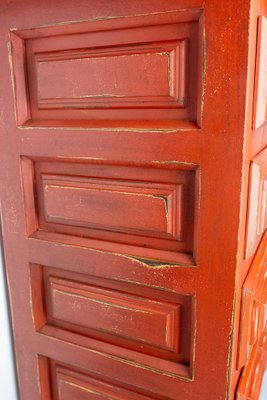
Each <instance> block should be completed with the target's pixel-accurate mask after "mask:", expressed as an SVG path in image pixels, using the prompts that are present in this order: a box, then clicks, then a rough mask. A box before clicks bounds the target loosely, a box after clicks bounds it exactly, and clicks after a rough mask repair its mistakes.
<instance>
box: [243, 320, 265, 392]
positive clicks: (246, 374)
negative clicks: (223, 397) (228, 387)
mask: <svg viewBox="0 0 267 400" xmlns="http://www.w3.org/2000/svg"><path fill="white" fill-rule="evenodd" d="M266 363H267V325H266V327H265V330H264V331H263V332H262V334H261V336H260V338H259V339H258V340H257V341H256V342H255V343H254V345H253V347H252V350H251V354H250V357H249V360H248V362H247V364H246V366H245V367H244V369H243V370H242V373H241V377H240V380H239V383H238V386H237V392H236V400H258V399H259V396H260V393H261V388H262V380H263V375H264V372H265V369H266Z"/></svg>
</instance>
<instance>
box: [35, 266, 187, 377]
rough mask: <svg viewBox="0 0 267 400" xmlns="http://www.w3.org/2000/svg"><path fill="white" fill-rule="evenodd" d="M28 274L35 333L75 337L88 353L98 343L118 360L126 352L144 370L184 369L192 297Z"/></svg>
mask: <svg viewBox="0 0 267 400" xmlns="http://www.w3.org/2000/svg"><path fill="white" fill-rule="evenodd" d="M76 269H78V268H76ZM30 273H31V291H32V306H33V317H34V324H35V329H36V330H37V331H39V332H42V333H44V334H46V332H50V335H51V329H52V331H53V330H55V333H53V335H56V336H57V335H58V334H59V333H60V332H62V335H63V336H64V337H65V339H66V338H67V337H68V336H69V337H70V335H76V338H77V339H76V340H77V344H80V345H85V346H86V347H90V348H91V347H92V346H93V347H94V346H97V343H99V341H101V343H106V346H105V347H106V351H108V352H111V353H113V354H114V355H116V354H117V355H119V356H120V357H121V358H123V357H124V356H125V357H126V353H127V350H125V349H128V351H129V350H131V353H132V356H131V357H132V358H133V360H134V359H135V360H136V361H137V360H138V359H139V356H141V359H142V363H144V365H150V364H151V363H152V365H154V366H156V367H157V363H158V361H157V360H158V359H161V360H162V362H163V364H162V367H163V366H164V363H167V364H166V368H167V369H168V368H169V365H168V363H170V364H171V365H172V368H174V370H175V366H176V364H177V365H178V364H179V365H180V364H185V365H186V364H188V362H189V357H190V348H191V338H192V332H191V318H192V297H191V296H189V295H182V294H178V293H171V292H165V291H163V290H160V289H155V288H148V287H147V288H146V287H145V286H140V285H135V284H133V283H129V282H123V281H115V280H114V281H113V280H112V279H105V278H99V277H95V276H89V275H85V274H81V273H78V272H72V271H71V272H70V271H67V270H64V269H57V268H51V267H43V266H39V265H35V264H31V266H30ZM138 354H139V356H138Z"/></svg>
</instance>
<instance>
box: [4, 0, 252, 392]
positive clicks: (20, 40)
mask: <svg viewBox="0 0 267 400" xmlns="http://www.w3.org/2000/svg"><path fill="white" fill-rule="evenodd" d="M215 3H216V2H214V1H206V2H203V1H200V0H194V1H193V0H190V1H188V0H187V1H183V0H181V1H164V2H162V1H158V0H153V1H138V2H137V1H136V2H132V1H127V0H126V1H124V2H121V1H117V0H115V1H111V2H110V1H101V2H88V1H83V0H82V1H79V2H72V1H70V0H65V1H62V0H59V1H57V2H49V1H43V0H41V1H39V2H34V1H33V0H28V1H20V2H15V3H14V4H13V3H9V2H7V1H5V2H2V3H1V6H0V7H1V9H0V11H1V14H0V21H1V35H0V36H1V42H0V43H1V48H0V50H1V54H2V55H3V67H2V78H1V84H2V93H3V96H2V98H1V107H2V114H1V115H2V117H1V145H2V146H3V148H4V149H5V150H4V154H3V157H2V159H1V183H2V186H1V199H2V207H1V210H2V230H3V239H4V245H5V259H6V267H7V275H8V282H9V290H10V300H11V309H12V321H13V329H14V336H15V345H16V358H17V366H18V377H19V384H20V393H21V400H39V399H42V400H74V399H75V400H76V399H79V400H100V399H102V398H108V399H114V400H115V399H116V400H119V399H120V400H130V399H131V400H133V399H136V400H137V399H147V400H148V399H150V400H152V399H153V400H154V399H162V400H163V399H169V400H176V399H183V400H189V399H190V400H193V399H194V400H197V399H198V400H200V399H201V400H206V399H207V400H208V399H211V398H212V399H214V400H215V399H218V400H219V399H224V398H225V396H226V393H227V390H228V380H227V374H228V359H229V353H230V347H229V345H230V338H231V330H232V327H231V318H232V311H233V299H234V278H235V275H234V269H235V263H236V251H237V234H238V216H239V201H240V185H241V183H240V182H241V180H240V177H241V166H242V165H241V164H242V163H241V149H242V139H243V136H242V133H243V130H242V129H243V128H242V126H243V125H242V120H243V118H244V114H243V113H244V110H243V108H244V107H242V106H244V104H245V81H244V80H240V81H239V79H238V78H236V77H235V73H236V68H237V61H238V68H239V71H241V72H242V71H243V72H244V73H245V71H246V63H245V60H244V61H243V60H242V59H241V61H240V55H242V54H243V52H244V50H245V49H246V46H247V40H246V39H247V37H246V34H245V33H244V35H243V36H242V37H241V38H240V37H238V38H237V35H232V34H231V32H232V31H233V29H236V30H238V29H241V27H243V26H245V23H246V21H247V13H246V12H245V11H246V10H247V8H246V7H248V4H246V5H244V3H248V2H244V1H237V2H235V4H233V2H231V1H230V0H229V1H226V2H223V4H222V5H218V4H215ZM236 3H240V5H242V8H243V10H244V13H243V14H241V15H240V14H238V9H239V7H238V5H237V4H236ZM218 9H219V10H218ZM204 20H205V21H206V22H205V24H204ZM204 28H205V29H204ZM222 43H223V48H224V52H223V53H222V52H221V51H220V50H221V46H222ZM7 48H8V50H7ZM229 57H231V64H229ZM241 75H242V74H241ZM226 76H229V77H230V78H231V77H235V79H230V78H229V79H226V78H225V77H226ZM237 88H238V90H236V89H237ZM230 92H231V96H232V104H231V113H232V114H233V115H236V114H238V115H239V116H240V118H239V119H238V118H233V119H231V121H230V120H229V118H228V117H227V112H228V111H229V109H228V101H227V98H228V94H229V93H230ZM236 148H238V149H240V153H239V152H238V154H237V153H236V151H235V149H236ZM230 175H231V179H229V176H230ZM222 199H223V200H222Z"/></svg>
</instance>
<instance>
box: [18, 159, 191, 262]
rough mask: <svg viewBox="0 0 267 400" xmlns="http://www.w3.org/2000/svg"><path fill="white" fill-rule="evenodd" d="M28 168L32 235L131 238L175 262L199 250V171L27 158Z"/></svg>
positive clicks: (134, 247)
mask: <svg viewBox="0 0 267 400" xmlns="http://www.w3.org/2000/svg"><path fill="white" fill-rule="evenodd" d="M22 174H23V181H24V192H25V207H26V210H25V213H26V216H27V219H28V234H29V235H35V236H36V234H37V233H38V232H39V231H42V233H45V232H51V233H52V234H54V233H60V234H67V235H71V236H76V237H81V236H83V237H87V238H90V239H92V240H94V241H96V240H97V242H96V243H97V246H99V248H103V246H107V245H108V243H113V246H114V247H113V248H114V249H115V250H116V246H119V244H121V245H122V244H124V245H125V246H128V247H127V248H125V250H123V251H125V252H126V253H127V254H133V255H135V256H137V257H140V258H142V259H147V258H151V255H150V254H149V252H150V251H151V250H152V249H153V252H154V253H153V258H155V259H164V260H166V261H167V260H168V261H174V262H175V260H177V261H178V260H179V257H180V256H181V254H185V255H186V257H188V255H189V254H190V253H191V254H192V252H193V232H194V204H195V171H194V170H188V169H181V170H180V169H165V168H151V167H150V168H149V167H129V166H109V165H104V164H97V163H92V164H90V163H73V162H53V161H45V160H44V161H42V160H36V161H34V160H30V159H28V158H23V160H22ZM96 243H95V244H96ZM121 251H122V249H121V248H120V249H118V252H121ZM189 262H192V261H191V260H190V261H189Z"/></svg>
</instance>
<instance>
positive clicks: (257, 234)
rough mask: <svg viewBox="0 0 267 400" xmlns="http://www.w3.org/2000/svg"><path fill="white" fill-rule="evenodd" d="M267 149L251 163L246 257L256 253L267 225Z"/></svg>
mask: <svg viewBox="0 0 267 400" xmlns="http://www.w3.org/2000/svg"><path fill="white" fill-rule="evenodd" d="M266 160H267V149H264V150H263V151H261V152H260V153H259V154H258V155H257V156H256V157H254V158H253V160H252V162H251V165H250V177H249V196H248V211H247V227H246V250H245V256H246V258H248V257H250V256H251V255H253V254H254V252H255V250H256V248H257V245H258V244H259V241H260V238H261V237H262V235H263V233H264V232H265V230H266V227H267V161H266Z"/></svg>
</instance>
